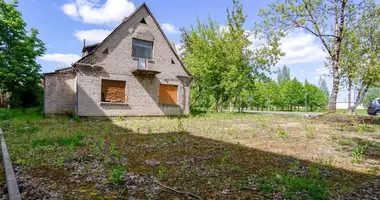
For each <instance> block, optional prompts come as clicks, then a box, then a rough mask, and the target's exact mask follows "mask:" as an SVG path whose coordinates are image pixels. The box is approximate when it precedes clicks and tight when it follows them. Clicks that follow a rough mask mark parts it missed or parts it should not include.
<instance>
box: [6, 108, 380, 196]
mask: <svg viewBox="0 0 380 200" xmlns="http://www.w3.org/2000/svg"><path fill="white" fill-rule="evenodd" d="M19 115H24V114H22V112H21V113H19V114H14V115H12V116H11V117H8V120H4V119H5V117H4V118H3V120H1V119H0V120H1V121H0V126H1V127H2V128H3V130H4V131H5V133H6V141H7V145H8V148H9V150H10V153H11V157H12V161H13V164H14V165H15V170H16V176H17V178H18V182H19V184H20V189H21V192H22V193H23V196H24V198H25V199H39V198H42V197H44V198H48V199H49V198H50V199H131V198H132V197H133V198H134V199H197V197H195V195H197V196H199V197H201V198H202V199H266V198H275V199H289V198H290V199H330V198H338V199H347V198H351V199H363V198H367V199H368V198H372V199H377V198H380V192H379V190H378V188H379V186H380V126H379V125H377V124H380V119H378V118H375V117H360V116H342V115H325V116H322V117H318V118H308V119H303V118H300V117H286V116H271V115H253V114H234V113H222V114H205V115H198V116H191V117H188V118H182V119H179V118H126V119H124V118H121V117H116V118H113V119H112V120H108V121H106V120H97V119H79V118H76V117H74V119H68V118H66V117H60V118H47V119H43V118H39V117H36V115H31V116H33V117H31V118H30V119H29V120H28V119H27V118H25V116H23V117H19ZM0 116H1V112H0ZM163 185H164V186H167V187H170V188H171V189H174V190H176V191H180V192H189V193H191V194H180V193H177V192H174V191H172V190H171V189H170V188H165V187H163ZM366 195H369V196H366Z"/></svg>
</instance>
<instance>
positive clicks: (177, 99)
mask: <svg viewBox="0 0 380 200" xmlns="http://www.w3.org/2000/svg"><path fill="white" fill-rule="evenodd" d="M161 85H166V86H174V87H176V88H177V90H176V102H175V103H161V99H160V98H161V95H160V93H161ZM178 91H179V85H176V84H163V83H160V85H159V88H158V103H159V104H160V105H179V103H178V102H179V92H178Z"/></svg>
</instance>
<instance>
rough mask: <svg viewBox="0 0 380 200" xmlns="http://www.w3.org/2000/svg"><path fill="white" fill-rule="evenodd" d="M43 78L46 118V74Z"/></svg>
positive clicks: (44, 112) (44, 114)
mask: <svg viewBox="0 0 380 200" xmlns="http://www.w3.org/2000/svg"><path fill="white" fill-rule="evenodd" d="M43 79H44V103H43V106H44V111H43V117H44V118H45V117H46V79H45V75H44V76H43Z"/></svg>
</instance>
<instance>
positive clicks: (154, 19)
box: [73, 2, 191, 76]
mask: <svg viewBox="0 0 380 200" xmlns="http://www.w3.org/2000/svg"><path fill="white" fill-rule="evenodd" d="M144 7H145V8H146V10H147V11H148V13H149V15H150V16H151V17H152V19H153V21H154V22H155V23H156V25H157V27H158V29H159V30H160V32H161V34H162V35H163V36H164V38H165V40H166V42H167V43H168V45H169V47H170V49H171V50H172V51H173V53H174V55H175V56H176V58H177V59H178V60H179V62H180V64H181V66H182V68H183V69H184V70H185V71H186V73H187V74H188V75H189V76H191V74H190V72H189V71H187V69H186V68H185V66H184V65H183V63H182V61H181V58H180V57H179V55H178V54H177V51H176V50H175V49H174V47H173V45H171V43H170V41H169V39H168V38H167V37H166V35H165V33H164V31H163V30H162V29H161V26H160V24H159V23H158V22H157V20H156V18H155V17H154V16H153V14H152V12H151V11H150V9H149V7H148V6H147V4H146V3H145V2H144V3H143V4H141V5H140V6H139V7H138V8H136V10H135V11H134V12H133V13H131V14H130V15H129V16H128V17H125V18H124V19H123V21H122V22H121V23H120V24H119V26H117V27H116V29H115V30H113V31H112V32H111V33H110V34H109V35H108V36H107V37H106V38H105V39H104V40H103V41H102V42H101V43H99V44H97V46H96V47H95V48H94V49H92V51H91V52H89V54H87V55H86V56H84V57H82V58H81V59H79V60H78V61H77V62H75V63H74V64H73V65H75V64H76V63H80V62H81V61H82V60H84V59H85V58H86V57H87V56H90V55H91V54H93V53H94V52H95V51H96V50H98V48H99V46H101V45H103V44H104V43H105V42H106V41H107V40H108V39H109V38H110V37H112V35H114V34H115V33H116V31H117V30H118V29H120V28H121V27H122V26H123V25H124V24H125V23H126V22H128V21H129V19H130V18H131V17H132V16H133V15H135V14H136V13H137V12H138V11H139V10H141V9H142V8H144Z"/></svg>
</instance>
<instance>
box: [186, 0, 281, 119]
mask: <svg viewBox="0 0 380 200" xmlns="http://www.w3.org/2000/svg"><path fill="white" fill-rule="evenodd" d="M226 16H227V17H226V18H227V21H226V26H219V24H218V23H217V22H215V21H213V20H212V19H211V18H209V20H208V22H206V23H202V22H201V21H200V20H198V21H197V25H196V26H192V27H191V28H190V29H181V32H182V42H183V44H184V53H183V61H184V63H185V64H186V66H187V69H188V70H189V71H190V72H191V73H192V75H193V76H194V87H193V97H194V99H193V104H196V103H197V102H198V101H199V100H200V102H203V103H204V102H205V101H207V102H210V101H212V102H213V106H214V107H215V109H216V110H217V111H218V112H220V111H221V110H222V107H223V104H225V103H227V102H229V103H230V104H236V103H237V102H244V101H245V100H244V99H242V98H243V97H242V94H248V93H249V92H248V91H249V90H251V89H252V88H253V87H252V86H253V82H254V80H255V79H257V78H258V77H262V76H265V75H264V74H265V73H264V72H267V73H269V72H270V67H272V66H274V65H275V64H276V63H277V61H278V60H279V58H280V57H281V56H282V55H283V54H282V52H281V51H280V50H279V45H278V39H277V38H271V39H270V40H267V43H266V45H264V46H263V47H260V48H257V49H252V48H250V46H251V44H252V42H251V41H250V40H249V37H255V35H254V32H253V31H250V30H246V29H244V24H245V21H246V18H247V16H246V15H245V14H244V12H243V5H242V4H241V3H240V2H239V1H237V0H234V1H233V7H232V10H231V11H230V10H228V9H227V14H226ZM194 93H195V94H194ZM210 98H211V99H210ZM201 99H208V100H201Z"/></svg>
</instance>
